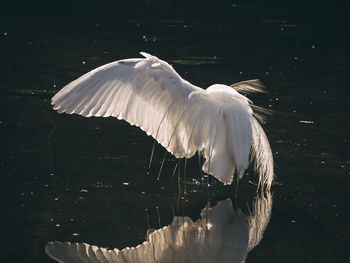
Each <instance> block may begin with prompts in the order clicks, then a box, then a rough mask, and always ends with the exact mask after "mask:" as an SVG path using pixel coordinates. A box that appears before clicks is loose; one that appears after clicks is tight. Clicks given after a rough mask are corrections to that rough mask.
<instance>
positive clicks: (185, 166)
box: [184, 158, 187, 195]
mask: <svg viewBox="0 0 350 263" xmlns="http://www.w3.org/2000/svg"><path fill="white" fill-rule="evenodd" d="M186 168H187V158H185V165H184V195H186Z"/></svg>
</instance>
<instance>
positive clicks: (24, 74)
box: [0, 0, 350, 262]
mask: <svg viewBox="0 0 350 263" xmlns="http://www.w3.org/2000/svg"><path fill="white" fill-rule="evenodd" d="M348 10H349V9H348V6H347V5H346V2H345V1H344V2H341V1H334V2H331V1H269V2H268V1H239V2H238V1H215V2H214V1H203V0H202V1H166V0H163V1H137V0H130V1H113V0H110V1H1V2H0V147H1V150H0V180H1V181H0V194H1V199H0V200H1V201H0V209H1V210H0V212H1V215H0V223H1V230H0V261H1V262H52V261H50V259H49V258H48V257H47V256H46V255H45V253H44V245H45V244H46V243H47V242H48V241H52V240H60V241H72V242H87V243H90V244H95V245H98V246H104V247H110V248H114V247H117V248H119V249H121V248H123V247H126V246H135V245H137V244H139V243H141V242H143V241H144V239H145V233H146V231H147V223H146V215H145V209H148V210H149V217H150V224H151V227H155V228H158V227H159V226H157V224H158V223H157V222H158V220H157V213H156V207H158V208H159V212H160V215H161V216H162V222H161V225H162V226H163V225H168V224H169V223H170V222H171V220H172V215H173V214H172V210H171V207H175V208H176V207H177V208H178V209H177V210H180V212H179V213H180V214H182V213H183V214H185V215H187V216H190V217H191V218H192V219H194V220H195V219H197V218H198V216H199V212H200V210H201V209H202V208H203V207H204V205H205V203H206V200H207V199H206V198H207V196H206V189H205V186H203V185H201V186H195V185H191V184H189V185H188V187H189V188H190V189H192V190H196V192H194V191H192V192H190V194H188V196H187V203H186V208H184V206H181V205H180V206H179V205H178V204H177V202H176V200H177V196H178V195H177V184H176V180H173V179H172V178H171V172H172V169H173V167H174V164H175V160H174V159H173V158H171V157H170V156H169V157H167V160H166V165H165V168H164V172H163V174H162V177H161V179H160V181H157V180H156V175H157V171H158V168H159V162H160V161H161V159H162V156H163V150H162V149H161V147H160V146H159V147H158V148H157V152H156V156H155V166H154V167H153V170H151V173H147V171H146V170H147V169H146V168H147V164H148V158H149V155H150V151H151V148H152V145H153V140H152V139H151V138H150V137H147V136H146V135H145V134H144V133H143V132H141V131H139V130H138V129H137V128H135V127H131V126H130V125H128V124H127V123H125V122H123V121H117V120H114V119H111V118H108V119H100V118H89V119H84V118H82V117H79V116H69V115H58V114H57V113H56V112H54V111H53V110H51V106H50V98H51V97H52V95H53V94H54V93H55V92H57V91H58V90H59V89H60V88H62V87H63V86H64V85H65V84H67V83H68V82H70V81H72V80H74V79H75V78H77V77H78V76H80V75H82V74H83V73H85V72H87V71H89V70H91V69H93V68H95V67H97V66H100V65H102V64H105V63H107V62H111V61H115V60H119V59H123V58H129V57H139V56H140V55H139V54H138V52H140V51H146V52H148V53H151V54H153V55H156V56H158V57H159V58H162V59H164V60H166V61H169V62H170V63H171V64H172V65H173V67H174V68H175V70H177V72H178V73H179V74H180V75H181V76H183V77H184V78H185V79H187V80H188V81H190V82H192V83H193V84H196V85H198V86H201V87H203V88H206V87H208V86H209V85H211V84H213V83H224V84H232V83H234V82H237V81H241V80H246V79H252V78H259V79H261V80H262V81H263V83H264V84H265V86H266V87H267V89H268V90H269V93H268V94H254V95H252V96H250V98H251V99H252V100H253V101H254V102H255V103H256V104H257V105H259V106H263V107H267V108H270V109H271V110H272V112H273V114H272V115H271V116H268V118H267V123H266V125H264V129H265V130H266V133H267V136H268V138H269V140H270V143H271V147H272V150H273V153H274V158H275V165H276V176H277V180H276V181H277V184H276V185H274V186H273V189H272V190H273V193H274V206H273V210H272V217H271V221H270V224H269V226H268V228H267V230H266V232H265V236H264V239H263V241H262V242H261V243H260V245H259V246H258V247H256V248H255V249H254V250H253V251H252V252H251V253H250V254H249V255H248V258H247V262H257V261H258V262H348V261H349V253H348V248H349V245H350V244H349V223H348V219H349V201H350V198H349V197H350V195H349V191H348V187H349V185H350V184H349V183H350V179H349V176H350V155H349V134H350V133H349V126H348V120H349V117H348V116H349V110H348V103H349V101H350V99H349V87H350V81H349V78H348V75H349V73H348V72H349V69H350V60H349V55H350V54H349V53H350V51H349V39H350V37H349V34H350V30H349V25H350V23H349V22H350V21H349V15H348ZM305 121H307V122H306V123H305ZM196 163H197V160H194V161H192V162H190V164H189V168H188V169H189V171H188V174H187V178H188V179H187V180H188V181H189V182H190V181H191V179H192V178H197V179H198V178H199V171H198V166H196ZM248 180H253V181H256V178H255V177H249V176H245V178H244V180H243V182H242V185H241V188H240V195H241V196H247V195H248V193H250V192H252V191H254V187H253V186H252V185H251V184H249V183H248ZM125 182H127V183H129V185H125V184H123V183H125ZM211 191H212V192H211V198H212V199H213V201H214V202H215V200H221V199H224V198H226V197H227V196H230V195H231V193H232V188H231V187H223V186H222V185H220V184H219V183H217V182H216V181H214V187H213V190H211ZM143 192H144V193H143ZM245 202H246V200H245V199H243V200H240V203H241V205H242V206H243V205H244V204H245ZM179 207H182V208H181V209H179ZM175 210H176V209H175ZM152 224H153V225H152ZM73 233H78V234H79V235H78V236H76V235H73Z"/></svg>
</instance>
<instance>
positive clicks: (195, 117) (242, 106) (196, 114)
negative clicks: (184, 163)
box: [52, 52, 273, 184]
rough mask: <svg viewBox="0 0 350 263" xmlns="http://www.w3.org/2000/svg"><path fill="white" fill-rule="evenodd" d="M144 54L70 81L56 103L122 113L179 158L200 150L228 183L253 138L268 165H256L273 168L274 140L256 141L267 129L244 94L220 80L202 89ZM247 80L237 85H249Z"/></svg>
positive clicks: (211, 170)
mask: <svg viewBox="0 0 350 263" xmlns="http://www.w3.org/2000/svg"><path fill="white" fill-rule="evenodd" d="M141 54H142V55H143V56H144V57H145V58H135V59H125V60H120V61H116V62H113V63H110V64H107V65H104V66H101V67H99V68H97V69H95V70H93V71H91V72H89V73H87V74H85V75H83V76H82V77H80V78H78V79H77V80H75V81H73V82H71V83H69V84H68V85H67V86H65V87H64V88H63V89H62V90H60V91H59V92H58V93H57V94H56V95H55V96H54V97H53V98H52V104H53V105H54V109H56V110H57V111H58V112H60V113H61V112H66V113H69V114H73V113H76V114H80V115H83V116H85V117H90V116H102V117H109V116H113V117H117V118H118V119H124V120H126V121H127V122H129V123H130V124H131V125H135V126H138V127H140V128H141V129H142V130H144V131H145V132H146V133H147V134H148V135H151V136H152V137H153V138H155V139H156V140H157V141H158V142H159V143H160V144H161V145H162V146H164V147H165V148H166V149H167V150H168V151H169V152H170V153H172V154H173V155H174V156H175V157H177V158H184V157H186V158H190V157H192V156H193V155H194V154H195V153H196V151H199V152H201V153H203V155H204V157H205V159H206V161H205V163H204V164H203V167H202V169H203V171H204V172H206V173H208V174H211V175H213V176H214V177H216V178H217V179H218V180H220V181H221V182H223V183H227V184H231V183H232V181H233V175H234V172H235V170H236V169H237V174H238V176H239V177H240V178H241V177H242V176H243V174H244V171H245V169H247V167H248V165H249V151H250V149H251V146H252V140H255V142H256V143H255V148H254V149H257V151H255V152H257V153H258V154H255V159H256V162H257V163H259V165H258V166H259V167H265V168H259V169H258V170H259V171H260V172H270V170H271V168H269V167H267V166H266V165H271V163H268V164H263V163H262V162H263V161H264V160H265V159H266V156H265V155H264V154H262V153H263V152H264V150H263V149H261V147H262V146H264V147H268V148H269V147H270V146H269V145H268V142H264V141H263V140H262V142H257V139H256V138H258V137H259V138H262V134H264V133H263V131H262V130H260V129H257V128H256V127H255V126H256V125H255V117H254V116H253V111H252V109H251V106H250V103H251V102H250V101H249V100H248V99H247V98H246V97H245V96H243V95H241V94H239V93H238V92H237V91H236V90H235V89H234V88H231V87H229V86H226V85H221V84H216V85H212V86H210V87H209V88H208V89H207V90H203V89H201V88H199V87H196V86H194V85H192V84H190V83H189V82H187V81H185V80H184V79H182V78H181V77H180V76H179V75H178V74H177V73H176V71H175V70H174V69H173V68H172V67H171V66H170V65H169V64H168V63H166V62H165V61H162V60H160V59H158V58H157V57H154V56H152V55H149V54H147V53H144V52H142V53H141ZM254 83H255V82H254ZM252 85H253V84H252ZM254 85H255V84H254ZM248 86H249V83H248V84H247V83H244V84H242V83H241V84H240V85H237V87H240V88H241V89H243V88H244V89H246V90H247V89H248V88H247V87H248ZM255 86H256V85H255ZM254 89H255V90H257V88H254ZM253 135H254V136H253ZM254 138H255V139H254ZM256 145H258V146H256ZM260 157H261V158H260ZM264 165H265V166H264ZM272 170H273V168H272ZM263 177H264V176H263ZM260 178H261V176H260ZM265 181H266V180H264V182H265ZM267 181H268V182H269V180H267Z"/></svg>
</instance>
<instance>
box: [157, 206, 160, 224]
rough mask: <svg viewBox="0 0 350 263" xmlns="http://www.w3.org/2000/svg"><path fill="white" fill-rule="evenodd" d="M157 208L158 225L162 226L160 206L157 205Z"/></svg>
mask: <svg viewBox="0 0 350 263" xmlns="http://www.w3.org/2000/svg"><path fill="white" fill-rule="evenodd" d="M156 209H157V215H158V226H159V227H160V214H159V207H158V206H156Z"/></svg>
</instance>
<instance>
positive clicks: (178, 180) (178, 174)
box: [177, 160, 181, 195]
mask: <svg viewBox="0 0 350 263" xmlns="http://www.w3.org/2000/svg"><path fill="white" fill-rule="evenodd" d="M177 163H178V169H177V187H178V189H179V195H181V185H180V160H178V161H177Z"/></svg>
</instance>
